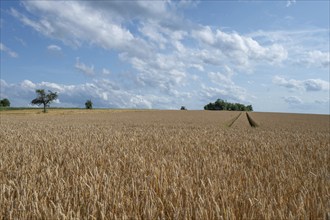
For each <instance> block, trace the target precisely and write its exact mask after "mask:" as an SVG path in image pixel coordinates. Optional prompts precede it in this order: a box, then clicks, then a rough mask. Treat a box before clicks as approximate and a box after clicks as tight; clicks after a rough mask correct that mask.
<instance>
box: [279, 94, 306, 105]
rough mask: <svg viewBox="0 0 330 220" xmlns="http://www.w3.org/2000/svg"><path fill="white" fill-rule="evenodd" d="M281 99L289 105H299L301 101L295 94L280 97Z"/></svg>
mask: <svg viewBox="0 0 330 220" xmlns="http://www.w3.org/2000/svg"><path fill="white" fill-rule="evenodd" d="M282 99H283V100H284V101H285V102H286V103H288V104H289V105H299V104H302V103H303V101H302V100H301V99H300V98H299V97H297V96H288V97H282Z"/></svg>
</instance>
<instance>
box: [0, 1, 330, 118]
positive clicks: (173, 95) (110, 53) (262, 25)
mask: <svg viewBox="0 0 330 220" xmlns="http://www.w3.org/2000/svg"><path fill="white" fill-rule="evenodd" d="M0 4H1V25H0V30H1V44H0V49H1V77H0V80H1V81H0V83H1V84H0V86H1V88H0V91H1V93H0V98H8V99H9V100H10V101H11V103H12V106H29V105H30V104H29V103H30V101H31V100H32V99H33V98H34V97H35V90H36V89H39V88H43V89H46V90H48V89H49V90H52V91H56V92H58V93H59V99H58V100H57V101H56V103H54V104H53V105H54V106H63V107H84V103H85V101H86V100H87V99H91V100H92V101H93V103H94V107H100V108H103V107H104V108H154V109H179V108H180V107H181V106H182V105H184V106H186V107H187V108H188V109H203V106H204V105H206V104H207V103H209V102H214V101H215V100H216V99H218V98H221V99H225V100H227V101H230V102H240V103H243V104H252V105H253V107H254V109H255V111H266V112H268V111H271V112H297V113H322V114H329V68H330V58H329V47H330V46H329V41H330V40H329V33H330V30H329V1H299V0H289V1H188V0H186V1H1V3H0Z"/></svg>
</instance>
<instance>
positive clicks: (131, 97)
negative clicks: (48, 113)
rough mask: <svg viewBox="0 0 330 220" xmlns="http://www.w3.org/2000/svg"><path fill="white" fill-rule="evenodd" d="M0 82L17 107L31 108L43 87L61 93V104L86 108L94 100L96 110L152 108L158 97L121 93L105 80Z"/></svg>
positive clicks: (4, 93)
mask: <svg viewBox="0 0 330 220" xmlns="http://www.w3.org/2000/svg"><path fill="white" fill-rule="evenodd" d="M0 83H1V96H3V97H10V99H11V101H12V102H13V105H14V106H28V105H29V103H30V100H32V99H33V98H34V97H35V90H36V89H39V88H43V89H46V90H51V91H54V92H58V93H59V98H58V99H59V104H60V105H61V106H71V107H72V106H75V107H82V106H83V104H84V102H85V101H86V99H87V98H91V99H92V100H93V102H94V104H95V106H96V107H111V108H152V107H153V106H152V104H151V103H152V102H153V101H155V100H156V98H157V97H153V96H149V95H144V96H143V95H136V94H134V92H129V91H123V90H120V89H119V88H118V87H117V86H116V85H115V84H114V83H112V82H110V81H108V80H104V79H103V80H94V81H93V82H92V83H84V84H78V85H64V84H57V83H51V82H40V83H35V82H32V81H30V80H24V81H22V82H21V83H17V84H9V83H7V82H6V81H4V80H1V81H0ZM55 104H56V103H55Z"/></svg>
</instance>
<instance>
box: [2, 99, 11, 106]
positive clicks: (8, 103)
mask: <svg viewBox="0 0 330 220" xmlns="http://www.w3.org/2000/svg"><path fill="white" fill-rule="evenodd" d="M0 107H10V101H9V100H8V99H2V100H0Z"/></svg>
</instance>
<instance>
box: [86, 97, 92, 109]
mask: <svg viewBox="0 0 330 220" xmlns="http://www.w3.org/2000/svg"><path fill="white" fill-rule="evenodd" d="M85 106H86V109H92V108H93V102H92V100H90V99H89V100H87V101H86V103H85Z"/></svg>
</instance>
